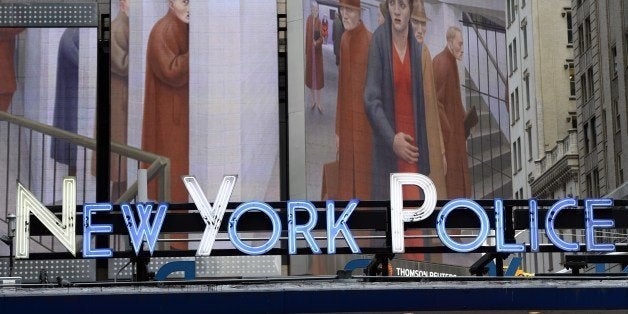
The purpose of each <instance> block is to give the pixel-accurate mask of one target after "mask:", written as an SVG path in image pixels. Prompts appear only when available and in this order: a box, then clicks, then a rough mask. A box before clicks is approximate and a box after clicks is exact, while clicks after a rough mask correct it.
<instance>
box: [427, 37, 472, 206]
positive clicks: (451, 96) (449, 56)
mask: <svg viewBox="0 0 628 314" xmlns="http://www.w3.org/2000/svg"><path fill="white" fill-rule="evenodd" d="M446 37H447V45H446V46H445V49H443V51H442V52H441V53H439V54H438V55H437V56H436V57H434V62H433V65H434V81H435V83H436V95H437V99H438V101H439V102H440V103H441V104H442V105H443V107H442V108H443V110H444V114H442V115H440V117H441V121H440V122H441V128H442V130H443V135H444V142H445V156H446V159H447V174H446V176H445V180H446V182H447V198H450V199H452V198H458V197H470V196H471V179H470V176H469V163H468V160H467V140H466V138H467V137H466V135H465V126H464V118H465V115H466V112H465V109H464V105H463V104H462V98H461V95H460V78H459V76H458V65H457V63H456V60H462V55H463V53H464V47H463V39H462V31H461V30H460V29H459V28H457V27H450V28H449V29H448V30H447V35H446Z"/></svg>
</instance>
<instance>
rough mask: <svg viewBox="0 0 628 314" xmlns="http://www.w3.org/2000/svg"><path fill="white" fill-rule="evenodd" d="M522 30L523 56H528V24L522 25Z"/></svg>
mask: <svg viewBox="0 0 628 314" xmlns="http://www.w3.org/2000/svg"><path fill="white" fill-rule="evenodd" d="M521 32H522V33H523V57H524V58H525V57H527V56H528V25H526V24H524V25H523V26H522V27H521Z"/></svg>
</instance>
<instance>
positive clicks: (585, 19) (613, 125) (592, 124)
mask: <svg viewBox="0 0 628 314" xmlns="http://www.w3.org/2000/svg"><path fill="white" fill-rule="evenodd" d="M572 5H573V8H574V14H573V17H574V30H577V31H575V32H574V46H575V49H574V52H575V54H574V55H575V58H574V63H575V74H576V80H577V83H576V90H577V97H578V99H577V108H578V109H577V111H578V148H579V151H580V157H579V158H580V165H581V167H580V175H579V181H580V182H579V183H580V186H581V189H580V191H581V193H580V194H581V195H580V196H581V197H598V196H608V197H613V198H625V197H626V196H627V195H628V187H627V185H628V184H627V181H626V178H625V175H624V169H626V167H628V158H626V152H624V150H625V147H628V137H627V132H628V130H627V127H628V125H627V123H626V121H627V119H626V113H627V112H626V110H627V107H626V82H627V80H626V78H627V77H626V75H627V73H628V72H627V71H626V49H627V47H626V40H627V39H628V33H627V31H628V14H627V12H625V7H626V5H627V4H625V3H624V2H623V1H606V0H605V1H590V0H574V1H572Z"/></svg>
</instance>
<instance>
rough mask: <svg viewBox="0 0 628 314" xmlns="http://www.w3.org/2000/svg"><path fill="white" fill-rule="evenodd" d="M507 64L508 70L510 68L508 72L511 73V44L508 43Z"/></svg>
mask: <svg viewBox="0 0 628 314" xmlns="http://www.w3.org/2000/svg"><path fill="white" fill-rule="evenodd" d="M508 65H509V67H508V68H509V70H510V74H512V72H513V69H514V68H513V67H512V44H510V45H508Z"/></svg>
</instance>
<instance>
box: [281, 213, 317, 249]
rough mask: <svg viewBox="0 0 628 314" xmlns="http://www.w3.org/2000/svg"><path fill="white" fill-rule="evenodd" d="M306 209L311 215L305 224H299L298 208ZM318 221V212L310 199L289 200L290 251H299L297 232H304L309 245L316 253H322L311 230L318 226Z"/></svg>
mask: <svg viewBox="0 0 628 314" xmlns="http://www.w3.org/2000/svg"><path fill="white" fill-rule="evenodd" d="M297 208H300V209H305V210H306V211H307V212H308V214H309V215H310V219H309V220H308V222H307V223H306V224H305V225H297V219H296V215H295V212H296V209H297ZM317 221H318V213H317V212H316V208H315V207H314V204H312V203H310V202H308V201H289V202H288V253H289V254H296V253H297V233H301V234H303V237H304V238H305V240H306V241H307V243H308V245H309V246H310V248H311V249H312V252H313V253H314V254H321V253H322V252H321V249H320V248H319V247H318V244H317V243H316V241H315V240H314V237H312V234H311V233H310V231H312V229H314V227H315V226H316V222H317Z"/></svg>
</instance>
